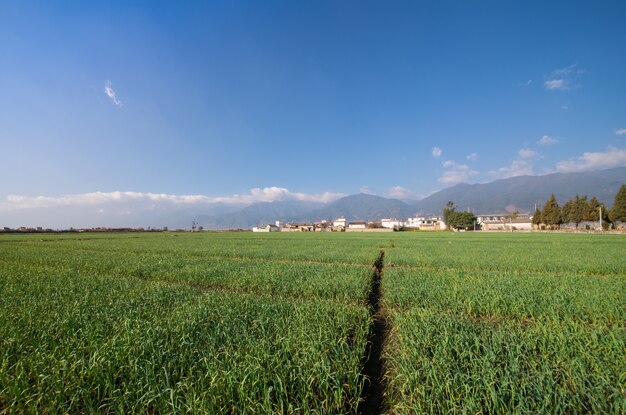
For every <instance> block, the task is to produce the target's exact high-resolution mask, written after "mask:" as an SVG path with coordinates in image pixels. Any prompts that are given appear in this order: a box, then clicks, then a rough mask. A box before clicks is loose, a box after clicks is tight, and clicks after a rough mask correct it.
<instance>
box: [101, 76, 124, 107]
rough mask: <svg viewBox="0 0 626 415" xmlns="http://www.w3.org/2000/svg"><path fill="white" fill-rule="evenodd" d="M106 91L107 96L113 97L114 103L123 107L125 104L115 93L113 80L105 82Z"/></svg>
mask: <svg viewBox="0 0 626 415" xmlns="http://www.w3.org/2000/svg"><path fill="white" fill-rule="evenodd" d="M104 93H105V94H106V96H107V97H109V98H111V101H113V103H114V104H115V105H117V106H118V107H121V106H122V105H124V104H123V103H122V101H120V100H119V99H118V98H117V95H116V94H115V90H114V89H113V85H112V84H111V81H106V82H105V83H104Z"/></svg>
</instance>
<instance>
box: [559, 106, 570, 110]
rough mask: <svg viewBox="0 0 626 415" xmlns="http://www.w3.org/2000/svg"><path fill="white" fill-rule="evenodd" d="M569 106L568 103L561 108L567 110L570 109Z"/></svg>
mask: <svg viewBox="0 0 626 415" xmlns="http://www.w3.org/2000/svg"><path fill="white" fill-rule="evenodd" d="M568 108H569V107H568V106H567V105H561V109H562V110H563V111H567V110H568Z"/></svg>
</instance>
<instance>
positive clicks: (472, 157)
mask: <svg viewBox="0 0 626 415" xmlns="http://www.w3.org/2000/svg"><path fill="white" fill-rule="evenodd" d="M465 158H466V159H468V160H469V161H476V160H478V154H476V153H472V154H468V155H467V156H465Z"/></svg>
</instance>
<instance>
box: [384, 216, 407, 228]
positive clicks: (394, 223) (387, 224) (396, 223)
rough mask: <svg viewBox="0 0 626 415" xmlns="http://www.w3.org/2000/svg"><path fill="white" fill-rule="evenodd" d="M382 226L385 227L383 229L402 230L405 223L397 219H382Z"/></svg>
mask: <svg viewBox="0 0 626 415" xmlns="http://www.w3.org/2000/svg"><path fill="white" fill-rule="evenodd" d="M380 224H381V225H382V226H383V228H388V229H394V228H401V227H403V226H404V222H403V221H401V220H400V219H395V218H386V219H381V220H380Z"/></svg>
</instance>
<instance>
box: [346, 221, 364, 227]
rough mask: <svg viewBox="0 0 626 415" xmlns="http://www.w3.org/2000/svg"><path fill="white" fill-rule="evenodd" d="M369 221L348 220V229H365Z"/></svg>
mask: <svg viewBox="0 0 626 415" xmlns="http://www.w3.org/2000/svg"><path fill="white" fill-rule="evenodd" d="M366 227H367V222H365V221H350V222H348V229H365V228H366Z"/></svg>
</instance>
